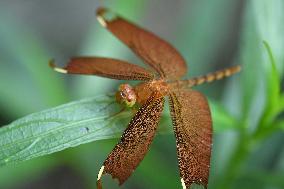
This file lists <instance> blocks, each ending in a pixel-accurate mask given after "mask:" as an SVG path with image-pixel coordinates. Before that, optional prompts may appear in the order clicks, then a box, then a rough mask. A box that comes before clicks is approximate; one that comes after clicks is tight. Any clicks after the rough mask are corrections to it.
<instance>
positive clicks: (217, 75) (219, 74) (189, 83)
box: [176, 65, 241, 87]
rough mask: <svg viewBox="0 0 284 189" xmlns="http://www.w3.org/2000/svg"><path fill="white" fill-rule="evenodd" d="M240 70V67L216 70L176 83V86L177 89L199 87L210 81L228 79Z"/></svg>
mask: <svg viewBox="0 0 284 189" xmlns="http://www.w3.org/2000/svg"><path fill="white" fill-rule="evenodd" d="M240 70H241V66H240V65H237V66H232V67H230V68H225V69H223V70H218V71H216V72H213V73H209V74H206V75H202V76H198V77H194V78H191V79H188V80H182V81H178V82H177V83H176V84H177V85H178V87H193V86H196V85H201V84H203V83H211V82H212V81H215V80H220V79H223V78H225V77H230V76H231V75H233V74H235V73H238V72H239V71H240Z"/></svg>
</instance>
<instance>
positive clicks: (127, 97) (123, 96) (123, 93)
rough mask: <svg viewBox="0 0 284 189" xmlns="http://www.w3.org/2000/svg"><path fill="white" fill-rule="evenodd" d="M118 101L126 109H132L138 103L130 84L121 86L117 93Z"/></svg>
mask: <svg viewBox="0 0 284 189" xmlns="http://www.w3.org/2000/svg"><path fill="white" fill-rule="evenodd" d="M115 97H116V100H117V102H118V103H120V104H124V105H125V106H126V107H129V108H131V107H132V106H134V104H135V103H136V99H137V96H136V94H135V91H134V89H133V87H131V86H130V85H129V84H121V85H119V88H118V91H117V92H116V95H115Z"/></svg>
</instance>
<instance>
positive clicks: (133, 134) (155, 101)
mask: <svg viewBox="0 0 284 189" xmlns="http://www.w3.org/2000/svg"><path fill="white" fill-rule="evenodd" d="M163 105H164V98H163V97H160V98H156V97H155V96H154V95H152V96H151V97H150V98H149V99H148V101H147V102H146V103H145V104H144V105H142V106H141V108H140V109H139V110H138V112H137V113H136V114H135V116H134V117H133V118H132V120H131V121H130V123H129V125H128V128H127V129H126V130H125V131H124V133H123V135H122V136H121V140H120V142H119V143H118V144H117V145H116V146H115V148H114V149H113V150H112V152H111V153H110V154H109V155H108V157H107V159H106V160H105V162H104V164H103V167H102V169H103V171H102V172H101V175H102V174H105V173H108V174H110V175H112V177H113V178H117V179H118V180H119V184H120V185H121V184H123V183H124V182H125V181H126V180H127V178H128V177H129V176H130V175H131V173H132V172H133V171H134V170H135V169H136V167H137V166H138V164H139V163H140V161H141V160H142V159H143V158H144V156H145V154H146V153H147V151H148V149H149V146H150V144H151V142H152V140H153V138H154V135H155V132H156V129H157V126H158V124H159V119H160V116H161V113H162V110H163ZM101 175H99V176H98V182H99V183H100V176H101Z"/></svg>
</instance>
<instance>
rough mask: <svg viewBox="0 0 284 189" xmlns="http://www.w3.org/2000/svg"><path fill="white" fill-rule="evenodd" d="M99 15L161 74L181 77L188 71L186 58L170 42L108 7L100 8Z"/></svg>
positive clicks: (112, 30)
mask: <svg viewBox="0 0 284 189" xmlns="http://www.w3.org/2000/svg"><path fill="white" fill-rule="evenodd" d="M97 17H98V20H99V22H100V23H101V24H102V25H103V26H104V27H106V28H107V29H108V30H109V31H111V32H112V33H113V34H114V35H115V36H116V37H117V38H119V39H120V40H121V41H122V42H124V43H125V44H126V45H127V46H128V47H129V48H130V49H132V50H133V51H134V52H135V53H136V54H137V55H138V56H139V57H141V58H142V59H143V60H144V61H145V63H146V64H148V65H150V66H151V67H152V68H154V69H155V70H156V71H157V72H158V73H159V74H160V76H162V77H166V78H179V77H181V76H183V75H184V74H185V73H186V71H187V67H186V63H185V60H184V59H183V57H182V56H181V55H180V54H179V52H178V51H177V50H176V49H175V48H174V47H172V46H171V45H170V44H169V43H168V42H166V41H164V40H163V39H161V38H159V37H158V36H156V35H154V34H153V33H151V32H149V31H146V30H144V29H142V28H140V27H138V26H136V25H134V24H132V23H130V22H128V21H126V20H125V19H123V18H121V17H119V16H117V15H115V14H113V13H112V12H110V11H108V10H107V9H103V8H101V9H99V10H98V11H97Z"/></svg>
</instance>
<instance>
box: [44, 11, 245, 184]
mask: <svg viewBox="0 0 284 189" xmlns="http://www.w3.org/2000/svg"><path fill="white" fill-rule="evenodd" d="M97 19H98V21H99V22H100V23H101V25H102V26H103V27H105V28H107V29H108V30H109V31H110V32H111V33H112V34H113V35H115V36H116V37H117V38H118V39H120V40H121V41H122V42H123V43H125V44H126V45H127V46H128V47H129V48H130V49H131V50H132V51H133V52H134V53H135V54H136V55H138V56H139V57H140V58H141V59H142V60H143V61H144V63H145V64H147V65H148V66H149V68H147V69H145V68H142V67H140V66H137V65H134V64H130V63H128V62H126V61H122V60H116V59H112V58H103V57H75V58H72V59H71V60H70V62H69V63H68V64H67V66H66V67H64V68H59V67H56V66H55V65H54V64H53V62H51V63H50V65H51V67H53V69H54V70H55V71H58V72H61V73H68V74H88V75H97V76H102V77H107V78H111V79H117V80H140V81H142V82H141V83H140V84H138V85H136V86H133V87H132V86H130V85H129V84H122V85H120V86H119V90H118V92H117V93H116V99H117V101H118V102H119V103H122V104H124V105H125V106H127V107H133V106H134V105H135V104H138V105H139V106H140V108H139V109H138V111H137V112H136V113H135V115H134V117H133V118H132V119H131V121H130V123H129V124H128V127H127V129H126V130H125V131H124V133H123V134H122V136H121V139H120V141H119V142H118V144H117V145H116V146H115V147H114V149H113V150H112V152H111V153H110V154H109V155H108V157H107V159H106V160H105V162H104V163H103V166H102V167H101V169H100V171H99V174H98V178H97V184H98V188H102V185H101V176H102V175H103V174H110V175H112V177H113V178H117V179H118V180H119V184H120V185H121V184H123V183H124V182H125V181H126V180H127V179H128V177H129V176H130V175H131V173H132V172H133V171H134V170H135V169H136V167H137V166H138V164H139V163H140V162H141V160H142V159H143V158H144V156H145V154H146V153H147V151H148V149H149V146H150V144H151V143H152V140H153V138H154V135H155V133H156V130H157V127H158V124H159V120H160V117H161V113H162V111H163V106H164V101H165V97H169V105H170V112H171V113H170V115H171V118H172V123H173V129H174V133H175V137H176V147H177V156H178V164H179V170H180V178H181V184H182V187H183V189H188V188H190V185H191V184H193V183H196V184H201V185H203V186H205V187H207V185H208V177H209V167H210V156H211V146H212V120H211V115H210V110H209V106H208V103H207V100H206V98H205V97H204V96H203V95H202V94H201V93H200V92H198V91H195V90H193V89H191V87H193V86H196V85H200V84H203V83H206V82H212V81H214V80H219V79H222V78H224V77H228V76H231V75H232V74H234V73H236V72H239V71H240V66H233V67H230V68H227V69H223V70H220V71H216V72H214V73H209V74H207V75H203V76H199V77H195V78H192V79H187V80H181V79H180V78H181V77H182V76H183V75H185V73H186V72H187V66H186V62H185V60H184V59H183V57H182V56H181V55H180V54H179V52H178V51H177V50H176V49H175V48H174V47H173V46H171V45H170V44H169V43H167V42H166V41H164V40H163V39H161V38H160V37H158V36H156V35H154V34H153V33H151V32H149V31H146V30H144V29H142V28H140V27H138V26H136V25H134V24H133V23H131V22H129V21H126V20H125V19H123V18H121V17H119V16H118V15H116V14H114V13H113V12H111V11H109V10H107V9H104V8H100V9H98V10H97Z"/></svg>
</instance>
